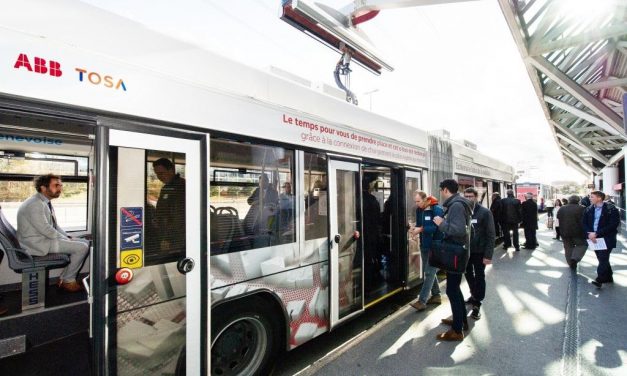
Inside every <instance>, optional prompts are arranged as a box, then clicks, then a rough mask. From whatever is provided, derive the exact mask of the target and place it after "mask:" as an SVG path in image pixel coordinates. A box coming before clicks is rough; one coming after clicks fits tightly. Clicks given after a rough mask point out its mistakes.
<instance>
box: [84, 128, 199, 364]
mask: <svg viewBox="0 0 627 376" xmlns="http://www.w3.org/2000/svg"><path fill="white" fill-rule="evenodd" d="M110 123H111V124H112V126H114V127H118V128H119V127H120V122H119V121H117V122H115V121H111V122H110ZM102 124H103V123H102V122H101V125H102ZM108 124H109V122H107V123H104V126H101V127H99V129H98V134H97V139H99V140H100V141H98V144H99V149H98V150H99V158H98V166H99V170H100V173H101V179H99V183H98V191H99V192H98V194H99V195H98V201H99V202H98V209H99V210H97V211H96V212H97V213H98V214H97V218H96V223H97V226H98V238H99V239H101V241H100V242H97V244H96V246H97V249H98V251H97V255H96V258H97V260H96V261H95V262H96V264H95V265H94V266H95V268H94V273H93V274H92V280H91V282H92V283H91V286H92V289H91V290H92V291H91V295H92V296H93V299H94V305H93V306H92V331H93V332H92V333H93V337H94V345H95V347H96V348H95V349H94V356H95V359H94V360H95V361H94V365H95V367H96V372H95V373H96V374H98V375H129V376H130V375H148V374H168V375H184V374H186V371H187V374H190V375H196V374H206V371H203V369H204V370H206V368H205V367H207V365H206V363H205V361H206V360H207V357H206V354H207V353H208V352H207V345H206V341H207V337H208V335H207V322H208V318H206V317H205V318H203V316H202V315H201V314H202V312H205V313H204V314H205V315H208V312H207V307H208V302H207V293H206V291H207V290H208V289H207V286H206V284H207V281H206V278H207V277H206V268H207V265H206V262H205V261H203V259H205V260H206V258H207V257H206V251H204V250H206V239H204V240H203V237H206V234H207V221H206V218H207V217H206V216H207V214H206V209H205V207H206V206H207V189H206V186H205V183H204V182H205V179H204V178H203V176H206V173H205V172H204V171H206V163H205V160H206V147H207V140H206V138H207V136H206V135H197V134H186V133H178V132H177V133H171V132H169V131H165V130H162V131H161V132H160V133H159V134H148V133H140V130H141V128H138V127H137V126H136V125H134V128H130V129H137V130H138V131H137V132H135V131H125V130H124V131H123V130H118V129H111V128H109V127H107V125H108ZM129 126H133V125H129ZM203 149H204V151H203ZM103 176H106V177H107V179H102V177H103ZM105 180H106V181H105ZM203 281H204V282H203Z"/></svg>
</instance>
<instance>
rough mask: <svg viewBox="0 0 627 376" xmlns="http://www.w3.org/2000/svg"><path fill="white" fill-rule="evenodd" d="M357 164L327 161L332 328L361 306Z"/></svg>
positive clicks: (359, 202)
mask: <svg viewBox="0 0 627 376" xmlns="http://www.w3.org/2000/svg"><path fill="white" fill-rule="evenodd" d="M360 197H361V180H360V171H359V163H355V162H345V161H339V160H334V159H330V160H329V211H330V216H329V218H330V229H331V233H330V234H331V249H330V253H331V268H330V269H331V270H330V273H331V275H330V277H331V278H330V282H331V320H330V321H331V329H333V327H334V326H336V325H337V324H339V323H340V322H342V321H344V320H347V319H348V318H350V317H352V316H354V315H356V314H358V313H360V312H362V311H363V309H364V299H363V296H364V293H363V264H364V260H363V252H362V249H363V247H362V246H361V244H362V223H361V217H362V214H361V199H360Z"/></svg>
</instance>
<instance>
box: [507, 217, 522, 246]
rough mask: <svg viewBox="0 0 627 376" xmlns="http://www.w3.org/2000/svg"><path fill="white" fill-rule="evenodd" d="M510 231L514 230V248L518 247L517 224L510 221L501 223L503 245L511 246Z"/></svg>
mask: <svg viewBox="0 0 627 376" xmlns="http://www.w3.org/2000/svg"><path fill="white" fill-rule="evenodd" d="M510 231H513V232H514V248H520V244H519V243H518V225H517V224H510V223H503V246H504V247H511V246H512V239H511V235H510Z"/></svg>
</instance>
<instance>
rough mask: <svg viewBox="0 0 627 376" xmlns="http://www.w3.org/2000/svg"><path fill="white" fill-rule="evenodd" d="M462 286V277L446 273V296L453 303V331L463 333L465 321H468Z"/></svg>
mask: <svg viewBox="0 0 627 376" xmlns="http://www.w3.org/2000/svg"><path fill="white" fill-rule="evenodd" d="M461 284H462V275H461V273H460V274H457V273H446V296H448V300H449V301H450V302H451V311H452V312H453V330H455V331H456V332H457V333H461V332H462V329H463V326H464V320H467V319H466V314H467V312H466V304H465V303H464V295H463V294H462V290H461V288H460V285H461Z"/></svg>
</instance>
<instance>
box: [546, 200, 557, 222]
mask: <svg viewBox="0 0 627 376" xmlns="http://www.w3.org/2000/svg"><path fill="white" fill-rule="evenodd" d="M554 206H555V205H553V200H546V217H547V218H552V217H553V207H554Z"/></svg>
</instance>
